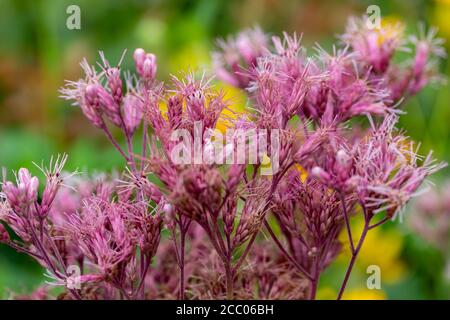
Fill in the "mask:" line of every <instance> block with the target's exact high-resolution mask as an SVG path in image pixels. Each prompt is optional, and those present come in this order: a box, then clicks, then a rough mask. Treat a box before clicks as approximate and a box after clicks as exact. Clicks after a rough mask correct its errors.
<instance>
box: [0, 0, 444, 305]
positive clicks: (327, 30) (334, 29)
mask: <svg viewBox="0 0 450 320" xmlns="http://www.w3.org/2000/svg"><path fill="white" fill-rule="evenodd" d="M71 4H76V5H78V6H79V7H80V9H81V30H68V29H67V28H66V19H67V17H68V14H67V13H66V8H67V7H68V6H69V5H71ZM371 4H378V5H379V6H380V8H381V13H382V16H383V18H389V19H395V20H399V21H401V22H402V23H404V24H405V26H406V29H407V30H408V31H412V32H414V31H416V30H417V27H418V24H419V22H424V23H425V24H426V25H435V26H437V27H438V28H439V29H440V31H439V36H440V37H443V38H446V39H447V45H446V46H447V50H448V49H450V46H449V44H448V43H449V42H450V0H429V1H426V0H411V1H401V0H398V1H392V0H386V1H373V0H371V1H338V0H336V1H318V0H309V1H308V0H305V1H292V0H240V1H238V0H226V1H221V0H205V1H188V0H174V1H167V0H130V1H123V0H95V1H92V0H70V1H67V0H0V166H1V167H6V168H8V169H10V170H17V169H18V168H20V167H21V166H27V167H31V166H32V162H33V161H36V162H40V161H41V160H45V161H46V160H48V159H49V158H50V155H52V154H57V153H61V152H67V153H68V154H69V155H70V160H69V163H68V167H67V168H68V169H75V168H79V169H81V170H84V171H89V172H95V171H99V170H106V171H111V170H113V169H114V168H115V167H119V166H120V165H121V164H122V159H121V158H120V157H119V155H118V154H116V152H115V151H114V150H113V149H112V148H111V147H110V146H109V144H108V142H107V141H105V140H106V139H104V138H103V135H102V134H101V132H99V131H97V130H96V129H95V128H93V127H92V126H91V125H90V124H89V123H88V122H87V121H86V120H85V119H84V117H83V116H82V114H81V112H80V111H79V110H78V109H77V108H75V107H72V106H69V105H68V104H67V103H66V102H64V101H62V100H61V99H59V98H58V95H59V94H58V88H59V87H61V86H62V85H63V83H64V79H72V80H75V79H78V78H79V77H80V76H81V74H80V68H79V65H78V63H79V62H80V61H81V59H82V58H83V57H87V58H88V60H89V61H91V62H92V61H94V60H96V59H98V55H97V51H98V50H103V51H104V52H105V54H106V56H107V57H108V58H110V61H111V62H112V63H115V62H116V61H118V60H119V58H120V56H121V54H122V52H123V49H125V48H128V55H127V56H126V58H125V61H124V64H123V68H127V67H132V58H131V52H132V51H133V49H134V48H136V47H142V48H145V49H146V50H147V51H151V52H154V53H155V54H156V55H157V56H158V78H159V80H166V79H167V78H168V75H169V74H170V73H177V72H179V71H180V70H187V69H188V68H191V69H196V68H206V69H210V63H211V59H210V52H211V50H212V49H213V48H214V43H215V39H216V38H217V37H225V36H226V35H227V34H230V33H236V32H238V31H239V30H240V29H242V28H246V27H253V26H255V25H259V26H261V28H262V29H263V30H264V31H266V32H269V33H271V34H279V33H281V32H282V31H288V32H294V31H296V32H297V33H303V35H304V38H303V39H304V43H305V44H306V45H307V46H308V47H311V46H312V45H313V44H314V43H315V42H320V43H321V44H322V46H323V47H325V48H328V49H329V48H330V47H331V44H332V42H333V41H334V40H335V36H336V35H337V34H338V33H341V32H343V30H344V27H345V23H346V20H347V17H348V16H350V15H358V16H359V15H361V14H363V13H364V12H365V10H366V8H367V6H368V5H371ZM441 72H442V73H443V74H445V75H449V74H450V63H448V61H446V62H444V63H443V64H442V65H441ZM231 94H232V95H236V96H239V95H240V94H241V93H239V92H238V91H236V90H232V91H231ZM237 101H239V99H238V100H237ZM449 104H450V90H449V85H448V84H444V85H441V86H436V87H429V88H427V89H426V90H424V92H422V93H421V94H420V95H418V96H417V97H415V98H413V99H411V100H409V101H408V102H407V106H406V110H407V114H406V115H404V116H403V117H402V119H401V125H402V126H403V127H404V128H405V129H406V130H407V132H408V133H409V135H410V136H411V137H412V138H414V139H415V140H419V141H422V143H423V150H428V149H433V150H434V151H435V155H436V157H437V158H439V159H442V160H445V161H448V162H449V160H450V139H449V136H450V127H449V122H450V106H449ZM446 177H449V178H450V170H448V169H447V170H444V171H443V172H441V173H440V174H439V175H438V176H437V177H436V178H435V181H436V183H437V187H439V185H441V184H442V183H443V181H444V180H445V179H446ZM409 211H410V212H408V213H407V215H410V214H411V215H413V214H414V209H411V208H410V209H409ZM447 249H448V246H447ZM449 259H450V253H449V252H446V251H445V250H442V249H441V250H439V249H438V248H437V247H435V246H434V245H432V244H431V243H429V242H427V241H426V240H424V239H423V238H422V237H421V236H419V235H417V234H415V233H414V232H412V231H411V229H410V228H409V227H408V224H407V223H402V224H400V223H398V222H395V223H392V224H389V225H387V226H383V228H381V229H379V230H375V231H374V232H373V233H372V235H371V236H369V238H368V240H367V243H366V244H365V245H364V247H363V249H362V254H361V258H360V259H359V261H358V267H357V268H356V270H355V272H354V274H353V275H352V277H351V280H350V284H349V290H348V294H347V296H346V297H347V298H349V299H352V298H368V299H399V298H405V299H449V298H450V285H449V282H450V280H449V278H450V275H447V276H446V273H445V267H446V263H447V265H448V266H450V264H449ZM347 260H348V257H346V255H345V253H343V254H342V257H340V258H339V259H338V261H337V262H336V263H334V264H333V265H332V266H331V267H330V268H329V270H328V271H327V272H326V273H325V275H324V276H323V277H322V279H321V283H320V290H319V293H318V296H319V298H323V299H328V298H335V297H336V292H337V287H338V284H339V283H340V282H341V281H342V276H343V271H344V266H345V262H346V261H347ZM373 264H375V265H379V266H380V268H381V277H382V290H368V289H367V288H366V285H365V284H366V279H367V276H368V275H367V274H366V268H367V266H369V265H373ZM42 273H43V270H41V268H40V267H39V266H38V265H36V264H35V263H34V262H33V261H31V260H30V259H28V258H27V257H25V256H23V255H20V254H18V253H15V252H14V251H13V250H11V249H9V248H7V247H5V246H3V245H0V298H8V297H10V295H11V292H16V293H29V292H31V291H32V290H33V288H36V287H37V286H38V285H39V284H42V283H43V281H44V277H43V275H42Z"/></svg>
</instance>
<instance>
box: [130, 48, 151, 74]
mask: <svg viewBox="0 0 450 320" xmlns="http://www.w3.org/2000/svg"><path fill="white" fill-rule="evenodd" d="M133 58H134V63H135V65H136V70H137V72H138V73H139V75H140V76H141V77H142V78H143V79H145V80H153V79H154V78H155V76H156V69H157V65H156V56H155V55H154V54H152V53H146V52H145V51H144V49H141V48H138V49H136V50H135V51H134V54H133Z"/></svg>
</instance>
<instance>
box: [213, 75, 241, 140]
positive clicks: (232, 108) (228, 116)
mask: <svg viewBox="0 0 450 320" xmlns="http://www.w3.org/2000/svg"><path fill="white" fill-rule="evenodd" d="M215 88H216V89H217V91H220V90H223V92H224V98H225V99H226V100H229V102H230V105H229V106H228V107H227V108H226V109H224V110H223V111H222V113H221V115H220V118H219V120H218V121H217V125H216V128H217V129H218V130H220V131H221V132H222V133H225V131H226V130H227V128H228V127H230V126H231V125H232V123H231V122H232V121H233V120H235V119H237V117H238V116H239V114H242V113H243V112H244V111H245V105H246V101H247V100H246V99H247V98H246V95H245V94H244V92H243V91H242V90H241V89H238V88H236V87H233V86H231V85H228V84H226V83H223V82H219V83H217V84H216V86H215Z"/></svg>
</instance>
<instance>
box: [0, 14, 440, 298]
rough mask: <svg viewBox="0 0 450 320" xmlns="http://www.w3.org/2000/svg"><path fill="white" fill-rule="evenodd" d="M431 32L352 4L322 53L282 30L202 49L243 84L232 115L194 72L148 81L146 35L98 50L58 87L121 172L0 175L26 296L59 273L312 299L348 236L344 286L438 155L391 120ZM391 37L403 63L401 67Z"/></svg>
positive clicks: (95, 281)
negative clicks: (411, 33) (371, 16)
mask: <svg viewBox="0 0 450 320" xmlns="http://www.w3.org/2000/svg"><path fill="white" fill-rule="evenodd" d="M441 44H442V42H441V40H440V39H437V38H435V31H434V30H430V31H429V32H428V33H425V32H424V31H423V30H421V32H420V35H419V36H418V37H410V38H407V39H405V38H404V37H403V35H402V33H401V32H399V31H398V29H396V28H395V27H394V28H393V27H390V28H388V27H384V28H381V29H373V28H369V27H368V25H367V24H366V23H365V18H352V19H350V20H349V23H348V25H347V29H346V32H345V34H343V35H342V36H340V39H339V43H337V44H336V46H334V47H333V49H332V52H327V51H326V50H324V49H323V48H321V47H320V46H319V45H316V46H315V48H314V51H313V53H312V54H308V53H307V51H306V49H305V48H304V47H303V45H302V43H301V37H298V36H297V35H295V34H294V35H288V34H283V36H282V37H272V38H270V37H269V36H268V35H266V34H265V33H263V32H262V31H261V30H260V29H258V28H255V29H251V30H246V31H243V32H241V33H240V34H238V35H237V36H236V37H234V38H228V39H227V40H221V41H219V42H218V46H217V51H216V52H214V53H213V63H214V70H215V75H216V76H217V78H219V79H220V80H222V81H224V82H227V83H229V84H231V85H233V86H236V87H238V88H240V89H242V90H243V91H245V92H246V94H247V97H248V103H247V105H248V108H247V109H246V111H245V112H241V113H239V112H237V111H235V110H234V109H233V101H232V100H227V99H226V98H225V93H224V92H222V91H220V90H217V89H215V88H214V86H213V85H212V84H211V83H212V82H211V79H207V78H206V77H205V76H204V75H203V76H201V77H196V75H195V74H193V73H189V74H185V75H181V76H172V77H171V81H170V83H168V84H166V83H162V82H159V81H158V80H157V79H156V74H157V61H156V57H155V55H153V54H151V53H148V52H146V51H144V50H143V49H136V50H135V51H134V53H133V59H134V63H135V69H136V73H134V74H132V73H130V72H123V71H122V70H121V68H120V65H121V61H120V62H119V63H118V64H117V66H112V65H111V63H110V62H109V61H108V60H107V59H106V57H105V56H104V55H103V53H100V57H101V61H100V63H98V66H92V65H90V64H89V63H88V62H87V61H86V60H84V61H83V62H82V63H81V67H82V69H83V70H84V73H85V77H84V78H83V79H80V80H78V81H67V83H66V85H65V86H64V87H63V88H62V89H61V95H62V97H63V98H64V99H66V100H69V101H71V102H72V103H73V104H74V105H76V106H78V107H79V108H80V109H81V111H82V112H83V113H84V115H85V116H86V118H87V119H88V121H90V122H91V123H92V125H94V126H95V127H97V128H98V129H99V130H101V131H103V132H104V134H105V136H106V138H107V139H108V140H109V141H110V142H111V144H112V145H113V146H114V147H115V148H116V149H117V151H118V153H119V154H120V155H121V156H122V157H123V159H124V168H123V170H122V173H120V174H117V175H109V176H108V175H103V176H97V177H89V176H87V175H83V174H78V173H67V172H65V171H63V168H64V165H65V163H66V161H67V160H68V157H67V155H62V156H58V157H57V158H53V159H52V160H51V161H50V164H49V165H48V166H45V165H41V166H39V167H40V168H41V171H42V173H43V176H44V178H43V179H42V178H40V177H35V176H32V175H31V173H30V171H29V170H28V169H26V168H22V169H20V170H19V171H18V172H17V173H15V181H10V180H8V178H7V175H6V174H4V179H3V183H2V187H1V189H2V193H1V200H0V221H1V223H0V241H1V242H2V243H5V244H7V245H9V246H11V247H12V248H14V249H16V250H17V251H20V252H23V253H25V254H27V255H29V256H31V257H32V258H34V259H35V260H36V261H38V262H39V263H40V264H41V265H42V266H43V267H44V268H45V269H46V274H45V276H46V277H47V278H48V281H47V285H46V286H45V287H43V288H40V289H38V291H36V293H34V295H35V297H39V298H50V297H51V290H50V288H51V286H53V285H60V286H62V287H63V288H64V290H63V293H62V294H60V295H59V296H58V297H59V298H61V299H314V298H315V297H316V292H317V288H318V284H319V279H320V275H321V273H322V272H323V271H324V270H325V269H326V267H327V266H328V265H329V264H330V263H331V262H333V261H334V260H335V259H336V257H337V255H338V254H339V252H340V251H341V250H342V246H343V245H344V244H343V243H341V242H340V241H339V237H338V236H339V234H340V233H341V232H344V233H345V234H346V235H347V237H348V245H349V247H350V252H351V260H350V261H349V264H348V268H347V271H346V273H345V274H343V275H342V285H341V287H340V291H339V295H338V297H337V298H338V299H340V298H341V297H342V295H343V293H344V291H345V288H346V285H347V281H348V279H349V277H350V274H351V272H352V268H353V265H354V263H355V260H356V259H357V257H358V254H359V252H360V251H361V250H362V248H363V244H364V240H365V237H366V235H367V233H369V232H370V230H372V229H373V228H376V227H379V226H380V225H382V224H384V223H387V222H388V221H391V220H394V219H401V218H402V213H403V209H404V208H405V206H406V204H407V203H408V202H409V200H410V199H411V198H413V197H415V196H417V195H418V194H420V193H422V189H419V188H420V187H421V185H422V184H423V183H424V182H425V181H426V179H427V178H428V176H430V175H431V174H433V173H435V172H436V171H438V170H440V169H441V168H443V167H444V166H446V164H445V163H440V162H437V161H435V160H434V159H433V157H432V153H431V152H430V153H429V154H428V155H426V156H422V155H420V154H419V153H418V151H419V150H418V145H416V144H414V142H413V141H411V140H410V139H409V138H408V137H407V136H406V135H405V132H403V131H402V130H399V129H398V128H397V127H396V124H397V120H398V118H399V115H401V114H402V113H404V112H403V110H402V109H401V108H402V105H403V101H404V100H405V99H408V98H409V97H410V96H412V95H414V94H416V93H418V92H419V91H420V90H421V89H422V88H423V87H424V86H425V85H427V84H428V83H430V82H432V81H436V80H439V79H440V78H439V75H438V73H437V62H438V61H439V59H440V58H442V57H444V56H445V52H444V50H443V49H442V47H441ZM399 50H403V51H407V52H408V54H409V55H410V58H409V60H407V61H403V62H402V63H401V64H397V63H396V62H395V60H394V57H395V55H396V53H397V51H399ZM122 58H123V57H122ZM121 60H122V59H121ZM225 110H227V111H228V112H224V111H225ZM225 114H227V116H225ZM354 118H361V119H364V118H365V119H368V121H367V126H366V128H365V127H364V126H360V125H358V122H356V121H353V119H354ZM360 122H361V121H359V123H360ZM223 123H225V124H226V127H227V128H228V129H229V130H230V132H231V134H228V130H227V141H226V142H225V143H224V142H223V141H221V140H220V139H218V137H220V136H221V134H220V130H217V127H218V124H223ZM112 127H116V128H117V129H118V130H119V131H120V132H121V133H122V134H123V136H124V141H125V146H122V145H121V144H120V143H119V142H118V141H117V140H116V138H115V137H114V135H113V134H112V129H111V128H112ZM218 131H219V132H218ZM180 132H181V133H182V134H181V135H180V134H176V135H175V136H174V133H180ZM242 132H247V133H248V132H250V134H249V135H248V136H246V137H244V139H241V136H240V133H242ZM255 132H259V133H263V134H262V135H258V136H257V142H256V149H255V148H254V146H255V143H253V142H255V141H254V139H253V138H255V135H254V133H255ZM194 136H195V137H197V138H196V144H197V145H194V146H193V147H191V145H192V142H193V140H192V137H194ZM261 137H262V138H261ZM180 138H182V139H180ZM213 138H214V139H213ZM138 146H139V147H140V149H139V152H138V151H136V150H137V149H138ZM262 146H264V148H261V147H262ZM197 149H199V150H201V151H202V152H200V157H199V156H198V155H199V153H198V150H197ZM205 150H207V151H208V152H205ZM218 150H219V151H220V152H219V151H218ZM255 150H256V156H254V157H253V158H252V161H249V159H245V160H244V161H241V160H242V159H240V156H241V155H242V154H249V157H251V152H252V151H255ZM215 151H216V152H215ZM180 154H181V157H182V161H179V160H180V159H179V156H180ZM208 154H213V158H211V157H208V156H207V155H208ZM225 158H226V161H225ZM183 159H184V160H183ZM186 159H187V160H188V161H186ZM192 159H194V160H193V161H192ZM211 160H212V161H211ZM267 168H269V169H271V171H269V172H271V174H267V172H266V173H264V174H263V171H264V170H265V169H267ZM264 172H265V171H264ZM40 186H42V187H40ZM41 190H43V191H41ZM355 216H360V217H362V218H363V219H364V227H363V231H362V234H355V232H354V230H352V224H351V219H352V218H354V217H355ZM264 236H265V237H264Z"/></svg>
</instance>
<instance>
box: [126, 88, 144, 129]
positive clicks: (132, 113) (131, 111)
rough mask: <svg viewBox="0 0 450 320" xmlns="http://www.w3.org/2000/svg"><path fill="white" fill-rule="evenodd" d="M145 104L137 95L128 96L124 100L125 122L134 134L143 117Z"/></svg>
mask: <svg viewBox="0 0 450 320" xmlns="http://www.w3.org/2000/svg"><path fill="white" fill-rule="evenodd" d="M143 108H144V106H143V103H142V101H141V100H140V99H139V98H138V97H136V96H135V95H131V94H128V95H126V96H125V98H124V103H123V118H124V119H123V120H124V122H125V126H126V128H127V130H128V132H130V133H133V132H134V131H135V130H136V129H137V127H139V124H140V123H141V120H142V117H143Z"/></svg>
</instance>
